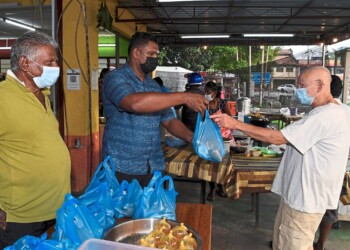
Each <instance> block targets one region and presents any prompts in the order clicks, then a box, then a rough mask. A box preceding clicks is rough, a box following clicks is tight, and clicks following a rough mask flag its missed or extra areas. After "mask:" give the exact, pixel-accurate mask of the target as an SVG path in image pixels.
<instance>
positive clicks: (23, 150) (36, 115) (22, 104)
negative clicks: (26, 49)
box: [0, 75, 71, 223]
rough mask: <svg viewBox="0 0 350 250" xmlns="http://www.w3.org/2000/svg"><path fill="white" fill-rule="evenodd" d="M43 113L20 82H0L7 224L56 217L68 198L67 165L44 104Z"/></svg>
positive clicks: (0, 197)
mask: <svg viewBox="0 0 350 250" xmlns="http://www.w3.org/2000/svg"><path fill="white" fill-rule="evenodd" d="M42 93H43V94H44V96H45V102H46V109H45V108H44V106H43V105H42V104H41V103H40V101H39V100H38V99H37V98H36V97H35V95H34V94H33V93H32V92H31V91H29V90H28V89H27V88H25V87H24V86H23V85H22V84H21V83H20V82H19V81H18V80H16V79H15V78H13V77H11V76H9V75H8V76H7V78H6V80H5V81H2V82H0V208H1V209H2V210H4V211H5V212H6V213H7V221H8V222H18V223H29V222H39V221H45V220H50V219H54V218H56V210H57V209H58V208H60V207H61V205H62V203H63V199H64V196H65V194H66V193H70V169H71V162H70V156H69V152H68V149H67V146H66V144H65V143H64V141H63V139H62V137H61V135H60V133H59V130H58V122H57V120H56V117H55V116H54V114H53V112H52V110H51V107H50V102H49V99H48V94H49V90H45V91H42Z"/></svg>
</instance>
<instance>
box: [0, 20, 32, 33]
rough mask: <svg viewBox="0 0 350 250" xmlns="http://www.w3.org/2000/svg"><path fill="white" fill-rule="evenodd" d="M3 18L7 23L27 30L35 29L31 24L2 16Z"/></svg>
mask: <svg viewBox="0 0 350 250" xmlns="http://www.w3.org/2000/svg"><path fill="white" fill-rule="evenodd" d="M4 20H5V22H6V23H9V24H12V25H15V26H18V27H21V28H24V29H27V30H31V31H35V28H33V27H31V26H29V25H27V24H24V23H19V22H16V21H12V20H10V19H7V18H4Z"/></svg>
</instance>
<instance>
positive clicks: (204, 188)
mask: <svg viewBox="0 0 350 250" xmlns="http://www.w3.org/2000/svg"><path fill="white" fill-rule="evenodd" d="M206 195H207V182H206V181H203V180H202V181H201V198H200V201H199V202H200V203H202V204H205V203H206V198H205V197H206Z"/></svg>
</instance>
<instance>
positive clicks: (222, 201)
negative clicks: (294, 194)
mask: <svg viewBox="0 0 350 250" xmlns="http://www.w3.org/2000/svg"><path fill="white" fill-rule="evenodd" d="M175 188H176V190H177V192H178V193H179V195H178V197H177V201H178V202H189V203H197V202H199V197H200V184H198V183H185V182H175ZM207 189H209V186H208V187H207ZM208 204H212V205H213V221H212V246H211V249H212V250H221V249H222V250H231V249H234V250H251V249H252V250H253V249H254V250H269V249H271V248H270V247H269V244H268V243H269V241H270V240H271V236H272V229H273V223H274V218H275V215H276V212H277V208H278V204H279V196H278V195H275V194H273V193H265V194H260V227H259V228H258V229H256V228H255V219H254V218H255V217H254V213H253V212H251V197H250V195H243V197H242V198H240V199H238V200H231V199H228V198H222V197H219V196H216V197H215V200H214V201H212V202H208ZM317 238H318V237H317V236H316V239H317ZM328 238H329V240H328V243H327V246H326V249H327V250H348V249H350V221H341V228H340V229H332V230H331V232H330V235H329V237H328Z"/></svg>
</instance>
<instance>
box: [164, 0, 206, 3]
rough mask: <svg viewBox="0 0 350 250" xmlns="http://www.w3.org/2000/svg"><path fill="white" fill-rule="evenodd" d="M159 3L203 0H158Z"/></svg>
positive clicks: (197, 0)
mask: <svg viewBox="0 0 350 250" xmlns="http://www.w3.org/2000/svg"><path fill="white" fill-rule="evenodd" d="M157 1H158V2H159V3H171V2H200V1H203V0H157Z"/></svg>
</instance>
